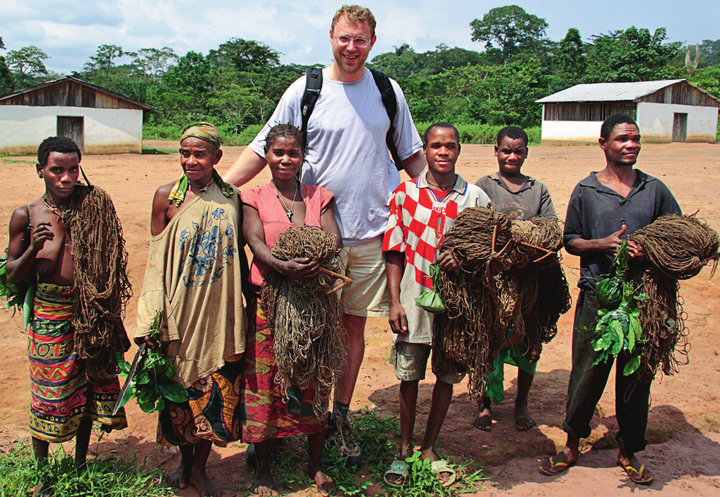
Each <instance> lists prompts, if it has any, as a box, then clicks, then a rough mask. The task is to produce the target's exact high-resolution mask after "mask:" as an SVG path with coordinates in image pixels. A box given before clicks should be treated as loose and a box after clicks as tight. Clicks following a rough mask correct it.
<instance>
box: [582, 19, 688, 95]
mask: <svg viewBox="0 0 720 497" xmlns="http://www.w3.org/2000/svg"><path fill="white" fill-rule="evenodd" d="M666 38H667V32H666V30H665V28H658V29H656V30H655V32H654V33H653V34H650V31H649V30H648V29H646V28H641V29H638V28H636V27H635V26H631V27H629V28H628V29H625V30H619V31H611V32H610V33H608V34H604V35H594V36H592V40H593V43H592V45H590V46H589V47H588V57H587V60H588V64H587V74H588V79H589V80H590V81H591V82H617V81H652V80H658V79H669V78H673V77H675V76H676V75H677V72H676V71H677V69H675V72H674V70H673V68H672V67H671V66H670V61H671V60H672V59H673V58H674V57H676V55H677V53H678V51H679V50H680V45H681V44H680V43H679V42H675V43H668V42H666V41H665V39H666Z"/></svg>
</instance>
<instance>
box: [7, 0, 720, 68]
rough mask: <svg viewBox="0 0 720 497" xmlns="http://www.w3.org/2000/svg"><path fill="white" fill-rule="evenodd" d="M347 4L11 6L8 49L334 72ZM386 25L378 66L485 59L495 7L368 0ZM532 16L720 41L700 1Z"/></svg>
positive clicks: (596, 6) (713, 18) (79, 59)
mask: <svg viewBox="0 0 720 497" xmlns="http://www.w3.org/2000/svg"><path fill="white" fill-rule="evenodd" d="M341 3H342V0H334V1H332V2H331V1H328V0H316V1H315V2H312V3H310V2H297V1H294V0H266V1H265V2H249V1H247V0H246V1H242V0H241V1H238V0H215V1H211V2H206V3H202V4H198V3H197V2H194V1H190V0H114V1H112V0H89V1H88V0H83V1H80V0H65V1H62V2H59V1H57V0H24V1H23V0H3V8H2V21H3V22H2V25H0V36H1V37H2V38H3V41H4V42H5V46H6V47H7V48H8V49H9V50H15V49H19V48H21V47H24V46H28V45H36V46H38V47H40V48H41V49H43V50H44V51H45V52H46V53H47V54H48V55H50V56H51V59H49V60H48V61H47V66H48V68H49V69H52V70H55V71H60V72H70V71H73V70H81V69H82V66H83V64H84V63H85V62H86V61H87V59H88V57H89V56H90V55H94V54H95V52H96V50H97V47H98V46H99V45H102V44H114V45H120V46H122V47H123V49H125V50H138V49H140V48H149V47H155V48H160V47H163V46H169V47H171V48H173V49H174V50H175V51H176V52H177V53H178V54H180V55H182V54H184V53H186V52H187V51H188V50H194V51H196V52H203V53H207V52H208V50H210V49H213V48H217V46H218V45H220V44H221V43H223V42H225V41H227V40H229V39H230V38H233V37H235V38H244V39H248V40H256V41H260V42H263V43H265V44H267V45H269V46H270V47H272V48H274V49H275V50H278V51H280V52H282V53H283V54H284V55H283V56H282V57H281V60H282V62H283V63H291V62H294V63H299V64H313V63H328V62H329V61H330V60H331V58H332V54H331V51H330V44H329V42H328V29H329V28H330V21H331V19H332V16H333V14H334V12H335V10H336V9H337V8H338V7H339V6H340V5H341ZM361 3H362V4H363V5H366V6H367V7H369V8H370V9H371V10H372V11H373V13H374V14H375V16H376V18H377V20H378V28H377V34H378V41H377V43H376V45H375V47H374V49H373V52H372V54H371V56H370V57H371V58H372V57H374V56H376V55H379V54H381V53H384V52H388V51H390V50H392V49H393V48H392V47H393V46H400V45H402V44H403V43H408V44H409V45H410V46H412V47H413V48H414V49H415V50H416V51H418V52H425V51H427V50H433V49H434V48H435V47H436V46H437V45H438V44H440V43H444V44H446V45H448V46H451V47H452V46H460V47H463V48H469V49H473V50H482V48H483V46H482V45H481V44H479V43H473V42H471V41H470V26H469V24H470V22H471V21H472V20H473V19H475V18H482V16H483V15H484V14H485V13H486V12H488V11H489V10H490V9H491V8H493V7H496V6H497V4H493V3H491V2H487V1H477V0H446V1H444V2H438V1H436V0H433V1H431V0H394V1H393V2H388V1H387V0H368V1H364V2H361ZM507 3H517V4H519V5H521V6H522V7H523V8H524V9H525V10H526V11H528V12H530V13H532V14H535V15H537V16H539V17H543V18H545V19H546V20H547V22H548V23H549V25H550V27H549V28H548V35H549V36H550V38H552V39H554V40H560V39H561V38H562V37H563V36H565V33H566V32H567V30H568V28H571V27H577V28H578V29H580V32H581V34H582V36H583V37H584V38H588V37H589V36H590V35H592V34H599V33H604V32H607V31H609V30H615V29H624V28H627V27H629V26H631V25H635V26H637V27H647V28H650V29H651V30H654V29H656V28H658V27H666V28H667V30H668V36H669V37H670V39H672V40H680V41H689V42H691V43H695V42H699V41H702V40H704V39H716V38H718V37H720V34H718V31H717V25H716V23H717V19H718V18H720V2H718V1H717V0H696V2H695V4H696V5H695V6H694V7H693V9H694V11H696V12H703V15H702V16H692V15H677V10H676V7H675V4H674V3H672V2H671V0H636V1H635V2H632V3H627V4H625V5H623V9H622V12H621V14H622V15H619V14H618V11H617V9H613V8H610V7H609V6H608V4H607V3H605V2H603V3H600V2H588V1H585V2H578V1H577V0H553V1H552V2H550V1H549V0H518V1H513V2H507Z"/></svg>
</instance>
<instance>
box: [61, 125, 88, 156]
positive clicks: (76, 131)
mask: <svg viewBox="0 0 720 497" xmlns="http://www.w3.org/2000/svg"><path fill="white" fill-rule="evenodd" d="M83 119H84V118H83V117H82V116H79V117H78V116H57V134H58V136H64V137H66V138H70V139H71V140H72V141H74V142H75V143H76V144H77V146H78V147H79V148H80V153H83V154H84V153H85V145H84V141H85V140H84V123H83Z"/></svg>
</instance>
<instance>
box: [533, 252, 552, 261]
mask: <svg viewBox="0 0 720 497" xmlns="http://www.w3.org/2000/svg"><path fill="white" fill-rule="evenodd" d="M554 253H555V252H552V251H548V253H547V254H545V255H543V256H542V257H540V258H539V259H535V260H534V261H533V263H535V262H540V261H541V260H543V259H547V258H548V257H550V256H551V255H552V254H554Z"/></svg>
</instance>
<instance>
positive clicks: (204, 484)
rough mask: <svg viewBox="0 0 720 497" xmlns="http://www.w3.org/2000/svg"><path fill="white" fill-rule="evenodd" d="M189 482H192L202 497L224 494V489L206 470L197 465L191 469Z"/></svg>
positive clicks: (217, 496)
mask: <svg viewBox="0 0 720 497" xmlns="http://www.w3.org/2000/svg"><path fill="white" fill-rule="evenodd" d="M188 483H190V485H192V486H193V487H194V488H195V490H197V493H198V494H200V495H201V496H202V497H221V496H222V495H223V492H222V490H220V489H219V488H218V487H217V486H216V485H215V484H214V483H213V482H211V481H210V480H209V479H208V477H207V475H206V474H205V471H204V470H201V469H197V468H196V466H193V469H192V471H190V480H189V481H188Z"/></svg>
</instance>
